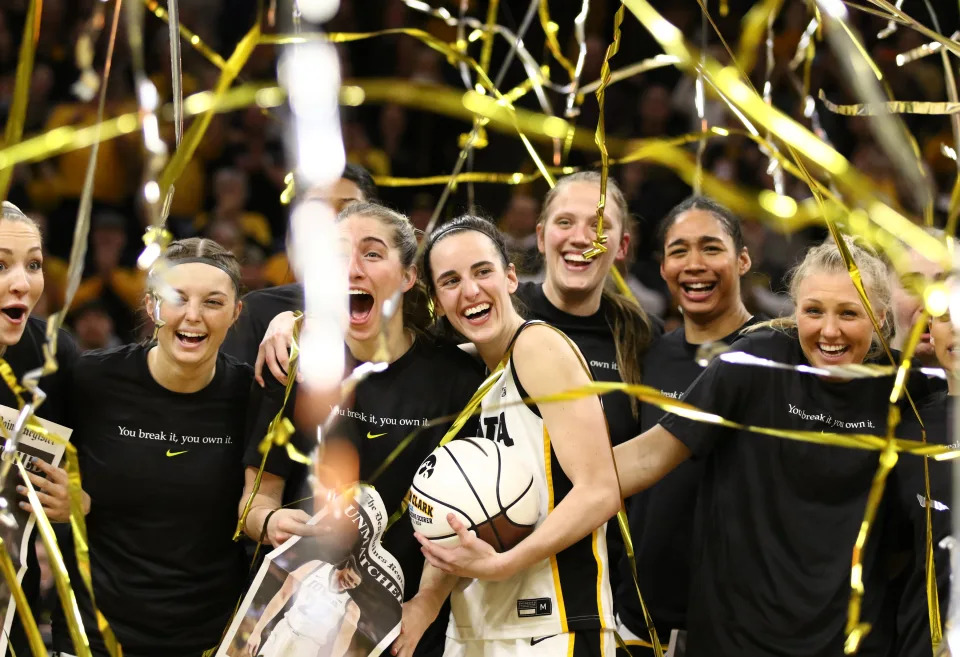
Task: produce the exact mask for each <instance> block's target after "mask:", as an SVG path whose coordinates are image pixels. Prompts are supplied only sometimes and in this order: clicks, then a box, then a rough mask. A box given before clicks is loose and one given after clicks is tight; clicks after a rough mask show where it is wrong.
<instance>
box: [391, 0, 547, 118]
mask: <svg viewBox="0 0 960 657" xmlns="http://www.w3.org/2000/svg"><path fill="white" fill-rule="evenodd" d="M538 2H539V0H531V5H530V10H532V11H535V10H536V8H537V3H538ZM403 3H404V4H405V5H406V6H407V7H409V8H411V9H413V10H415V11H419V12H423V13H426V14H429V15H431V16H433V17H435V18H438V19H440V20H442V21H443V22H444V23H445V24H447V25H448V26H450V27H456V28H457V34H458V36H457V43H456V49H457V50H458V51H459V52H461V53H464V54H465V53H466V48H467V45H466V44H467V40H466V39H465V38H461V36H460V35H461V34H462V32H463V29H464V27H465V26H468V25H469V26H471V27H473V28H474V29H475V30H476V31H479V32H484V31H486V29H487V26H486V25H484V24H482V23H480V22H479V21H478V20H477V19H475V18H471V17H469V16H467V17H464V16H463V15H462V14H463V12H464V11H465V10H466V6H465V3H462V4H461V7H460V9H461V18H459V19H457V18H454V17H453V16H452V15H451V14H450V12H449V11H447V10H446V9H445V8H443V7H437V8H434V7H431V6H430V5H428V4H426V3H425V2H421V1H420V0H403ZM528 17H529V18H530V19H531V20H532V18H533V14H532V13H530V11H529V10H528V16H527V17H524V23H523V25H521V29H520V31H519V32H518V33H516V34H514V33H513V32H511V31H510V30H508V29H507V28H506V27H504V26H503V25H494V26H492V30H493V32H494V33H495V34H497V35H500V36H502V37H503V38H504V39H505V40H506V41H507V43H508V44H509V45H510V51H509V53H508V54H507V59H506V60H505V61H504V63H503V64H502V65H501V68H500V71H499V72H498V74H497V79H496V80H495V81H494V86H496V87H498V88H499V87H500V83H501V82H502V81H503V75H504V74H505V73H506V70H507V66H506V65H507V64H508V63H509V62H510V58H511V57H512V55H513V54H514V53H515V54H516V55H517V56H519V57H520V62H521V64H522V65H523V69H524V71H525V72H526V74H527V80H526V82H529V83H530V84H531V85H532V87H533V91H534V93H536V95H537V101H538V102H539V104H540V107H541V109H543V112H544V113H545V114H550V115H552V114H553V108H552V106H551V104H550V100H549V98H548V97H547V96H546V94H545V93H544V90H543V87H544V85H546V84H549V83H550V73H549V72H550V68H549V67H548V66H546V65H543V66H540V65H538V64H537V61H536V60H535V59H534V58H533V56H532V55H531V54H530V51H529V50H527V48H526V46H524V45H523V36H524V34H525V32H526V29H527V26H528V25H529V21H528ZM458 66H459V67H461V69H462V71H466V70H467V69H466V68H464V67H466V64H465V63H463V62H460V63H459V64H458ZM462 75H463V78H464V86H467V87H470V86H472V85H471V84H470V79H469V75H468V74H467V73H462ZM504 95H506V94H504Z"/></svg>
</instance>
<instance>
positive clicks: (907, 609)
mask: <svg viewBox="0 0 960 657" xmlns="http://www.w3.org/2000/svg"><path fill="white" fill-rule="evenodd" d="M930 344H931V346H932V347H933V352H934V355H935V356H936V359H937V362H938V363H939V364H940V367H942V368H943V369H944V370H945V371H946V372H947V390H944V391H940V392H936V393H934V394H932V395H931V396H930V397H928V398H927V400H926V401H925V402H924V403H923V404H921V405H920V406H919V408H918V409H917V410H918V411H919V412H920V419H921V420H922V421H923V427H922V429H923V430H925V431H926V437H927V442H930V443H939V444H941V445H951V444H954V445H955V444H956V442H957V437H956V436H953V423H952V422H953V421H952V418H953V413H955V412H956V411H955V410H954V408H951V407H952V406H953V405H954V404H956V397H957V396H958V395H960V389H958V387H957V383H956V380H955V378H954V376H953V372H954V370H955V368H956V366H957V363H956V355H955V353H954V346H955V340H954V332H953V323H952V322H951V319H950V313H945V314H943V315H941V316H940V317H937V318H934V319H931V320H930ZM897 435H898V436H903V437H905V438H914V439H917V440H919V439H921V438H922V435H923V434H922V432H921V427H920V424H919V423H918V422H917V419H916V417H915V416H914V415H913V414H907V413H904V420H903V425H902V427H901V428H898V429H897ZM926 460H927V464H926V467H927V468H928V471H929V474H930V499H931V500H932V501H933V502H934V505H933V508H932V509H931V510H930V521H931V527H932V534H933V562H934V566H935V571H936V581H937V596H938V598H939V603H940V610H939V611H940V618H941V623H942V625H944V626H945V624H946V620H947V610H948V608H949V605H950V573H951V568H950V550H949V549H948V548H947V547H945V546H943V545H941V541H942V540H943V539H945V538H946V537H948V536H950V534H951V527H952V512H951V507H952V506H953V504H952V502H951V501H952V500H953V467H954V466H953V462H952V461H937V460H935V459H926ZM897 470H898V471H899V472H898V475H899V476H898V477H897V478H896V479H895V480H894V481H893V484H892V485H893V487H894V488H895V490H896V491H897V499H898V500H899V501H900V508H901V509H902V510H903V513H904V515H905V516H906V518H907V520H908V521H909V526H910V529H911V530H912V533H911V535H910V539H911V540H910V545H909V548H910V550H909V554H910V557H911V560H910V563H909V566H908V568H907V573H906V575H905V576H904V577H903V592H902V594H901V598H900V602H899V607H898V610H897V643H896V650H895V651H894V652H893V653H892V654H895V655H897V656H898V657H913V656H916V657H926V656H927V655H931V654H933V645H932V642H931V638H930V636H931V635H930V630H931V626H930V614H929V603H928V601H927V568H926V566H927V564H926V557H927V552H926V533H927V511H926V507H925V505H924V504H922V500H923V499H924V498H925V497H926V482H925V478H924V459H921V458H918V457H913V456H902V457H900V460H899V461H898V464H897ZM918 502H921V503H919V504H918ZM938 502H939V503H942V505H941V504H937V503H938ZM942 629H946V628H945V627H943V628H942ZM944 634H946V633H944ZM944 640H946V636H944Z"/></svg>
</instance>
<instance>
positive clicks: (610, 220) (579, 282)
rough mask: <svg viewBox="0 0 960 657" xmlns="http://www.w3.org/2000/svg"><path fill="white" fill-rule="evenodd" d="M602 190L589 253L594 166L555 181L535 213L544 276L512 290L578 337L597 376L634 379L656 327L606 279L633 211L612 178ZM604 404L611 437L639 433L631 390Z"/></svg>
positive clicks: (533, 311)
mask: <svg viewBox="0 0 960 657" xmlns="http://www.w3.org/2000/svg"><path fill="white" fill-rule="evenodd" d="M606 194H607V195H606V198H607V203H606V208H605V209H604V213H603V226H604V233H605V234H606V236H607V251H606V252H605V253H601V254H600V255H598V256H596V257H595V258H592V259H590V260H587V259H585V258H584V257H583V253H584V252H585V251H587V250H588V249H590V248H591V247H592V246H593V241H594V240H595V239H596V236H597V201H599V200H600V174H599V173H597V172H596V171H583V172H580V173H574V174H571V175H569V176H565V177H563V178H560V179H559V180H558V181H557V184H556V186H555V187H554V188H553V189H551V190H550V192H548V193H547V196H546V198H545V199H544V200H543V210H542V211H541V212H540V219H539V220H538V221H537V248H538V249H539V250H540V253H541V254H542V255H543V259H544V274H545V276H544V281H543V283H540V284H538V283H521V284H520V286H519V287H518V288H517V292H516V296H517V298H519V299H520V300H521V301H522V302H523V304H524V310H526V311H527V313H526V314H527V315H528V316H529V317H530V318H531V319H542V320H543V321H545V322H548V323H550V324H551V325H553V326H556V327H557V328H558V329H560V330H561V331H563V332H564V333H566V334H567V335H568V336H569V337H570V339H571V340H573V341H574V342H575V343H576V345H577V347H579V348H580V351H581V352H582V353H583V356H584V358H586V359H587V362H588V363H589V365H590V369H591V371H592V372H593V376H594V378H595V379H596V380H598V381H613V382H618V383H619V382H620V381H624V382H626V383H640V369H641V368H640V363H641V361H642V360H643V357H644V354H646V353H647V351H648V349H649V348H650V345H651V343H652V342H653V340H654V339H655V338H656V337H657V336H658V335H659V334H660V333H661V332H662V327H661V325H660V324H659V322H658V323H653V322H651V320H650V318H649V317H648V316H647V313H646V312H644V310H643V309H642V308H640V307H639V306H638V305H637V304H636V303H634V302H633V300H632V299H628V298H627V297H625V296H623V295H621V294H619V293H618V292H617V290H616V288H615V287H614V286H613V283H612V280H611V279H610V276H609V273H610V270H611V269H612V268H613V267H614V266H615V265H616V264H617V263H618V262H623V261H625V260H626V259H627V258H628V256H629V253H630V237H631V235H632V232H633V231H632V230H631V228H632V224H633V218H632V217H631V215H630V213H629V210H628V209H627V202H626V199H624V197H623V192H621V191H620V188H619V187H618V186H617V183H616V181H615V180H613V178H607V192H606ZM603 407H604V414H605V415H606V417H607V423H608V424H609V425H610V438H611V439H612V440H613V443H614V444H615V445H618V444H620V443H622V442H623V441H625V440H628V439H630V438H633V437H634V436H636V435H637V434H638V433H639V421H638V420H639V413H638V407H637V404H636V402H635V401H633V400H632V398H631V397H629V396H627V395H625V394H623V393H621V392H615V393H610V394H608V395H604V396H603Z"/></svg>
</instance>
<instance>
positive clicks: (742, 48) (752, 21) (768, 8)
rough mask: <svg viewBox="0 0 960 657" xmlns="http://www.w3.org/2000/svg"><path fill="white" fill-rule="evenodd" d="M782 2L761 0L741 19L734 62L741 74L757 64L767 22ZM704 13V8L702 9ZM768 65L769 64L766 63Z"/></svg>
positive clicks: (746, 72) (777, 10) (778, 9)
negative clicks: (761, 0)
mask: <svg viewBox="0 0 960 657" xmlns="http://www.w3.org/2000/svg"><path fill="white" fill-rule="evenodd" d="M782 4H783V0H763V2H758V3H756V4H754V5H753V6H752V7H751V8H750V10H749V11H748V12H747V15H746V16H744V17H743V21H741V28H740V45H739V46H738V47H737V56H736V58H735V61H736V62H737V64H738V67H739V69H740V70H741V72H742V73H743V74H744V75H746V74H748V73H749V72H750V71H752V70H753V67H754V65H755V64H756V62H757V55H756V53H757V51H758V50H759V49H760V40H761V39H762V38H763V33H764V30H765V29H766V27H767V24H768V22H769V21H770V20H771V19H772V18H774V17H776V15H777V13H778V12H779V11H780V6H781V5H782ZM703 10H704V11H706V8H703ZM768 64H769V62H768Z"/></svg>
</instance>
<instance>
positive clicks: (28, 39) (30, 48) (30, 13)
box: [0, 0, 43, 199]
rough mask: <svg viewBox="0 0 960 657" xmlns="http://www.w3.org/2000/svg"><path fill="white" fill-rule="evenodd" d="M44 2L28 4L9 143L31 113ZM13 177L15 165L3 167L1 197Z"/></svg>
mask: <svg viewBox="0 0 960 657" xmlns="http://www.w3.org/2000/svg"><path fill="white" fill-rule="evenodd" d="M42 6H43V3H42V1H41V0H30V4H29V5H28V6H27V15H26V18H25V20H24V22H23V36H22V40H21V41H20V53H19V55H18V57H17V73H16V82H15V83H14V87H13V97H12V98H11V100H10V110H9V113H8V115H7V125H6V127H5V128H4V131H3V143H4V144H5V145H10V144H15V143H17V142H18V141H20V137H21V136H23V122H24V119H25V118H26V115H27V97H28V96H29V95H30V82H31V79H32V77H33V59H34V55H35V54H36V49H37V39H38V38H39V37H40V14H41V12H42ZM12 179H13V168H5V167H0V199H4V198H6V197H7V192H8V191H10V181H11V180H12Z"/></svg>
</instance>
